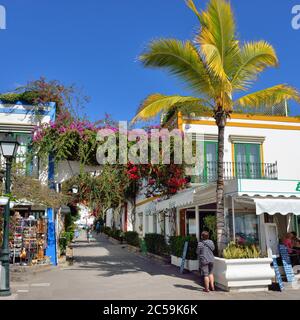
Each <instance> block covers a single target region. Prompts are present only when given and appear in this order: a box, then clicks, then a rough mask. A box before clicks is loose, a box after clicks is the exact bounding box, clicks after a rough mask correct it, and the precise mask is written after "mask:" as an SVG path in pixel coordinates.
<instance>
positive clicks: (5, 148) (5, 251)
mask: <svg viewBox="0 0 300 320" xmlns="http://www.w3.org/2000/svg"><path fill="white" fill-rule="evenodd" d="M18 146H19V143H18V141H17V140H15V139H13V138H12V136H10V135H7V136H6V137H5V139H3V140H2V141H0V147H1V153H2V155H3V157H4V158H5V161H6V173H5V193H6V194H7V195H9V194H10V184H11V180H10V179H11V166H12V162H13V159H14V158H15V156H16V153H17V150H18ZM9 219H10V203H9V200H8V203H7V204H6V205H5V207H4V222H3V240H2V247H1V252H0V261H1V263H2V272H1V273H2V275H1V283H0V296H10V295H11V292H10V284H9V254H10V251H9Z"/></svg>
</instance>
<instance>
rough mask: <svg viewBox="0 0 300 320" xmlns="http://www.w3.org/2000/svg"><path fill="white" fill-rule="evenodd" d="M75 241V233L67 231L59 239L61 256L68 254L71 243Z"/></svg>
mask: <svg viewBox="0 0 300 320" xmlns="http://www.w3.org/2000/svg"><path fill="white" fill-rule="evenodd" d="M73 239H74V232H73V231H65V232H63V233H62V234H61V235H60V238H59V248H60V252H61V254H65V253H66V249H67V246H68V245H69V243H70V242H71V241H72V240H73Z"/></svg>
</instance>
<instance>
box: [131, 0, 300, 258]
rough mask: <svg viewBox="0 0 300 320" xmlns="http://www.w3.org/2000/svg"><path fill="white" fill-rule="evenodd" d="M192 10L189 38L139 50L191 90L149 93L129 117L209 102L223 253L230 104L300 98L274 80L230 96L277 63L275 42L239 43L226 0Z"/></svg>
mask: <svg viewBox="0 0 300 320" xmlns="http://www.w3.org/2000/svg"><path fill="white" fill-rule="evenodd" d="M186 3H187V5H188V7H189V8H190V9H191V10H192V11H193V12H194V13H195V14H196V16H197V18H198V20H199V22H200V29H199V32H198V33H197V34H196V37H195V39H194V41H193V42H191V41H185V42H183V41H179V40H176V39H159V40H155V41H152V42H151V43H150V44H149V46H148V48H147V49H146V51H145V52H144V53H143V54H142V55H141V56H140V60H141V62H142V63H143V65H144V66H145V67H153V68H165V69H166V70H168V71H169V72H170V73H171V74H173V75H175V76H177V77H178V78H180V79H181V80H183V81H184V82H185V83H186V84H187V86H188V88H189V89H191V90H192V91H193V92H194V96H179V95H173V96H166V95H162V94H153V95H150V96H149V97H148V98H146V99H145V101H144V102H143V103H142V104H141V106H140V108H139V109H138V111H137V114H136V116H135V118H134V119H133V122H134V121H137V120H148V119H150V118H153V117H155V116H156V115H158V114H159V113H160V112H166V111H168V110H173V109H177V108H180V107H182V106H193V107H194V106H198V107H199V109H201V107H204V108H205V109H207V108H210V109H211V110H212V115H213V117H214V119H215V121H216V124H217V126H218V177H217V194H216V202H217V238H218V248H219V251H220V253H222V251H223V248H224V246H225V245H226V243H227V242H228V241H227V234H226V230H225V218H224V174H223V166H224V164H223V161H224V131H225V126H226V123H227V120H228V118H230V114H231V113H232V112H233V111H234V110H235V108H245V107H247V108H249V107H252V108H260V107H264V108H271V107H273V106H274V105H276V104H279V103H282V102H283V101H287V100H290V99H293V100H295V101H297V102H300V96H299V93H298V92H297V90H296V89H294V88H292V87H290V86H288V85H285V84H279V85H276V86H274V87H270V88H266V89H264V90H261V91H258V92H254V93H247V94H246V95H244V96H242V97H239V98H238V99H234V98H233V96H234V94H235V93H239V92H240V93H241V92H246V91H248V90H249V88H250V86H251V85H252V84H253V82H254V81H255V80H256V79H257V76H258V75H259V74H260V73H261V72H262V71H264V70H265V69H266V68H267V67H276V66H277V65H278V59H277V56H276V53H275V50H274V48H273V47H272V46H271V45H270V44H269V43H267V42H266V41H258V42H246V43H243V44H242V43H241V42H240V41H239V40H238V38H237V36H236V25H235V19H234V15H233V11H232V8H231V5H230V3H229V2H228V1H226V0H210V1H209V3H208V6H207V8H206V10H205V11H199V10H197V8H196V6H195V4H194V2H193V0H187V1H186Z"/></svg>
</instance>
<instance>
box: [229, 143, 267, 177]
mask: <svg viewBox="0 0 300 320" xmlns="http://www.w3.org/2000/svg"><path fill="white" fill-rule="evenodd" d="M260 147H261V145H260V144H251V143H237V144H235V174H236V177H237V178H240V179H260V178H261V176H262V168H261V154H260Z"/></svg>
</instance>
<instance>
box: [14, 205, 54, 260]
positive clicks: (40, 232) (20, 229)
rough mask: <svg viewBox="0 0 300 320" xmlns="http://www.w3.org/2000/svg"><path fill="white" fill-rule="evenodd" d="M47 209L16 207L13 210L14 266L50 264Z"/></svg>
mask: <svg viewBox="0 0 300 320" xmlns="http://www.w3.org/2000/svg"><path fill="white" fill-rule="evenodd" d="M47 229H48V223H47V217H46V213H45V209H43V208H33V207H26V206H20V207H14V208H13V209H11V228H10V243H9V244H10V259H11V260H10V261H11V263H12V264H14V265H22V266H33V265H38V264H49V263H50V261H49V258H48V257H46V254H45V253H46V249H47Z"/></svg>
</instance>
